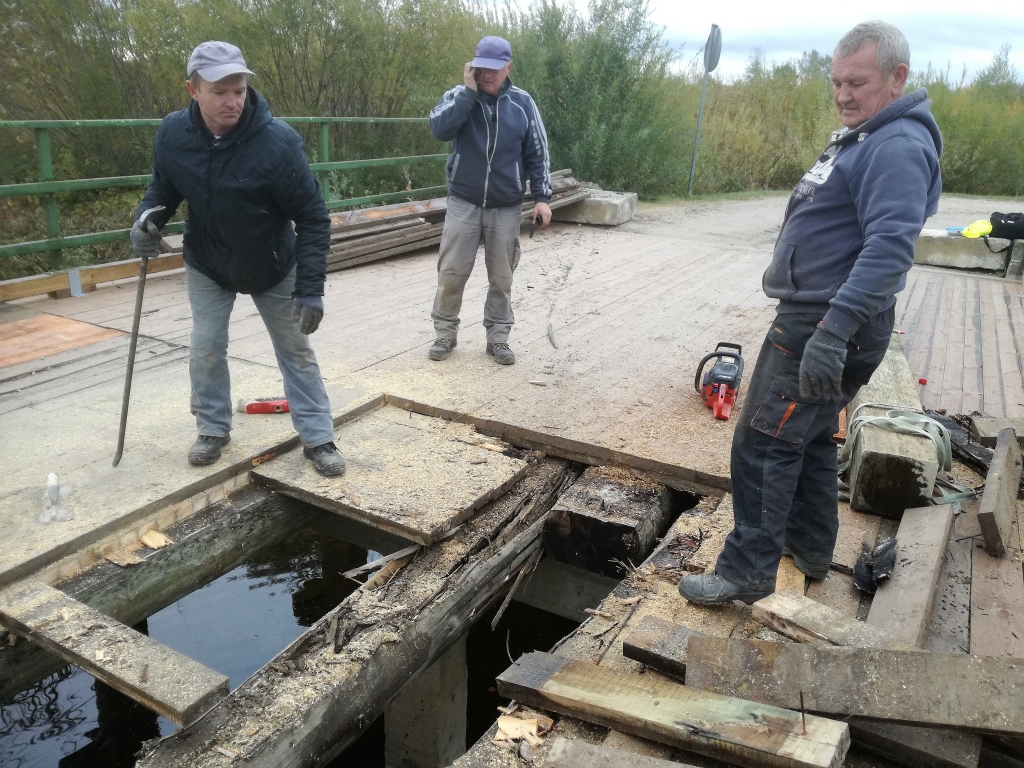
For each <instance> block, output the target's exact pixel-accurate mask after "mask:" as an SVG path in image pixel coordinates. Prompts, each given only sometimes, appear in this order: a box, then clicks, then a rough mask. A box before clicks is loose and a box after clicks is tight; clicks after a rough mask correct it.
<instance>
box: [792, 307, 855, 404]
mask: <svg viewBox="0 0 1024 768" xmlns="http://www.w3.org/2000/svg"><path fill="white" fill-rule="evenodd" d="M845 365H846V342H845V341H843V340H842V339H841V338H839V337H838V336H836V335H835V334H834V333H831V332H829V331H826V330H825V328H824V326H821V325H819V326H818V327H817V328H815V329H814V335H812V336H811V338H810V339H809V340H808V341H807V346H805V347H804V356H803V358H802V359H801V360H800V397H803V398H807V399H808V400H818V401H821V402H834V401H836V400H839V399H840V398H841V397H842V395H843V389H842V387H843V366H845Z"/></svg>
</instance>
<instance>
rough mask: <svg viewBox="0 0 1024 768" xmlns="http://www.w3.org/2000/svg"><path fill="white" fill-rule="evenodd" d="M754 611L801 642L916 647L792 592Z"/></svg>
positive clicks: (770, 598)
mask: <svg viewBox="0 0 1024 768" xmlns="http://www.w3.org/2000/svg"><path fill="white" fill-rule="evenodd" d="M752 611H753V615H754V618H755V619H757V620H758V621H760V622H761V623H762V624H764V625H765V626H766V627H769V628H770V629H774V630H775V631H776V632H778V633H779V634H781V635H785V636H786V637H789V638H792V639H793V640H796V641H797V642H799V643H812V644H814V645H842V646H852V647H855V648H892V649H894V650H904V651H912V650H914V646H913V645H910V644H909V643H904V642H901V641H899V640H896V639H895V638H894V637H893V636H892V635H890V634H889V633H888V632H886V631H885V630H883V629H879V628H877V627H874V626H872V625H870V624H866V623H864V622H863V621H857V619H855V618H850V617H848V616H844V615H843V614H841V613H840V612H839V611H837V610H835V609H834V608H830V607H828V606H827V605H822V604H821V603H818V602H815V601H814V600H812V599H810V598H809V597H804V596H803V595H799V594H797V593H796V592H793V591H792V590H784V591H782V592H775V593H774V594H771V595H768V597H766V598H763V599H761V600H758V601H757V602H756V603H754V605H753V606H752Z"/></svg>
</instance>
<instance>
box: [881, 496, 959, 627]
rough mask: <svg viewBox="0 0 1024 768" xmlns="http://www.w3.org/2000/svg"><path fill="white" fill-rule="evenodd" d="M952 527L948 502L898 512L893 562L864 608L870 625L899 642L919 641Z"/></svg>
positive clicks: (950, 506) (929, 614)
mask: <svg viewBox="0 0 1024 768" xmlns="http://www.w3.org/2000/svg"><path fill="white" fill-rule="evenodd" d="M952 530H953V506H952V505H951V504H942V505H940V506H931V507H918V508H916V509H908V510H907V511H906V512H904V513H903V519H902V520H901V521H900V527H899V530H897V532H896V567H895V568H894V569H893V572H892V576H890V577H889V579H888V580H887V581H884V582H882V583H881V584H880V585H879V586H878V591H877V592H875V597H874V600H872V601H871V609H870V610H869V611H868V619H867V620H868V623H869V624H874V625H875V626H876V627H880V628H883V629H884V630H885V631H886V632H888V633H889V634H890V635H892V637H894V638H895V639H896V640H899V641H901V642H904V643H908V644H909V645H914V646H917V647H921V646H922V645H924V642H925V639H926V638H927V637H928V621H929V620H930V619H931V615H932V607H933V606H934V604H935V595H936V592H937V591H938V582H939V575H940V574H941V572H942V564H943V562H944V560H945V557H946V547H947V544H948V543H949V534H950V532H951V531H952Z"/></svg>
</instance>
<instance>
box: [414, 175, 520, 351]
mask: <svg viewBox="0 0 1024 768" xmlns="http://www.w3.org/2000/svg"><path fill="white" fill-rule="evenodd" d="M521 216H522V210H521V209H520V207H519V206H518V205H510V206H505V207H503V208H482V207H480V206H479V205H473V203H470V202H468V201H467V200H463V199H462V198H461V197H455V196H454V195H450V196H449V197H448V213H447V214H446V215H445V219H444V229H443V230H441V253H440V255H439V256H438V259H437V294H436V295H435V297H434V309H433V311H432V312H431V313H430V317H431V318H432V319H433V321H434V333H435V334H436V335H437V338H439V339H451V340H453V341H454V340H455V337H456V336H457V335H458V332H459V311H460V310H461V309H462V292H463V291H464V290H465V288H466V282H467V281H468V280H469V276H470V274H472V272H473V264H474V263H475V262H476V252H477V249H478V248H479V247H480V240H481V238H482V239H483V241H484V266H486V267H487V282H488V288H487V299H486V300H485V301H484V328H485V329H486V333H487V341H488V342H501V341H504V342H507V341H508V335H509V332H510V331H511V330H512V325H513V324H514V323H515V320H516V318H515V315H514V314H513V313H512V273H513V272H515V269H516V267H517V266H518V265H519V253H520V251H519V225H520V217H521Z"/></svg>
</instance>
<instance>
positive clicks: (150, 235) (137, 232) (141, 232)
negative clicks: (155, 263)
mask: <svg viewBox="0 0 1024 768" xmlns="http://www.w3.org/2000/svg"><path fill="white" fill-rule="evenodd" d="M131 238H132V249H133V250H134V251H135V255H136V256H138V257H139V258H140V259H142V258H146V259H153V258H156V257H157V256H159V255H160V238H161V235H160V230H159V229H157V226H156V224H154V223H153V222H152V221H150V220H149V219H146V224H145V226H143V224H142V218H140V219H139V220H138V221H136V222H135V223H134V224H133V225H132V231H131Z"/></svg>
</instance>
